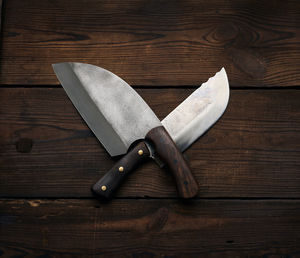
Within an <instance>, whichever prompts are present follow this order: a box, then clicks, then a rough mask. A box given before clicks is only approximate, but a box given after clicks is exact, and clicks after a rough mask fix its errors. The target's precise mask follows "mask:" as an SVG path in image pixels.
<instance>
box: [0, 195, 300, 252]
mask: <svg viewBox="0 0 300 258" xmlns="http://www.w3.org/2000/svg"><path fill="white" fill-rule="evenodd" d="M0 207H1V208H0V209H1V211H2V214H1V215H2V216H1V218H0V223H1V228H0V233H1V234H0V252H1V254H2V255H3V256H5V257H8V256H9V257H19V256H35V257H36V256H40V257H41V256H44V257H50V256H51V257H52V256H55V257H82V256H84V257H86V256H93V257H95V256H97V257H98V256H99V257H107V256H109V257H298V256H299V254H300V246H299V241H300V202H299V200H297V201H296V200H294V201H293V200H283V201H280V200H277V201H276V200H269V201H262V200H260V201H259V200H257V201H249V200H243V201H241V200H227V201H225V200H224V201H222V200H195V201H193V202H188V203H181V202H179V201H177V200H118V201H117V200H114V201H113V202H112V203H110V204H99V203H98V202H97V200H63V199H61V200H22V199H21V200H0Z"/></svg>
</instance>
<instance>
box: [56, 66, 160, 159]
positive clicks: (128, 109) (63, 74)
mask: <svg viewBox="0 0 300 258" xmlns="http://www.w3.org/2000/svg"><path fill="white" fill-rule="evenodd" d="M53 69H54V72H55V73H56V76H57V77H58V79H59V81H60V83H61V85H62V86H63V88H64V89H65V91H66V93H67V94H68V96H69V98H70V99H71V101H72V102H73V104H74V106H75V107H76V108H77V110H78V111H79V113H80V114H81V116H82V117H83V119H84V120H85V121H86V123H87V124H88V126H89V127H90V128H91V130H92V131H93V132H94V134H95V135H96V137H97V138H98V139H99V141H100V142H101V143H102V144H103V146H104V147H105V149H106V150H107V151H108V152H109V154H110V155H111V156H116V155H121V154H125V153H126V152H127V149H128V148H129V146H130V145H131V144H132V143H133V142H134V141H136V140H138V139H143V138H145V136H146V134H147V133H148V132H149V131H150V130H151V129H152V128H154V127H157V126H161V123H160V121H159V119H158V118H157V117H156V115H155V114H154V112H153V111H152V110H151V109H150V107H149V106H148V105H147V104H146V102H145V101H144V100H143V99H142V98H141V97H140V96H139V95H138V94H137V93H136V91H135V90H133V89H132V88H131V87H130V86H129V85H128V84H127V83H126V82H125V81H123V80H122V79H121V78H119V77H118V76H117V75H115V74H113V73H111V72H109V71H107V70H105V69H103V68H100V67H97V66H94V65H89V64H83V63H59V64H54V65H53Z"/></svg>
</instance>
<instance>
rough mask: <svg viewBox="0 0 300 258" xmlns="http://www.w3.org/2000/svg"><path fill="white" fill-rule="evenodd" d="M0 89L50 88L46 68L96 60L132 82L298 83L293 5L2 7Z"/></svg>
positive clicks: (298, 32) (193, 2)
mask: <svg viewBox="0 0 300 258" xmlns="http://www.w3.org/2000/svg"><path fill="white" fill-rule="evenodd" d="M4 7H5V8H4V12H5V21H4V23H3V39H2V56H1V59H0V61H1V64H0V72H1V74H0V83H1V84H5V85H14V84H17V85H54V84H58V81H57V79H56V78H55V75H54V73H53V71H52V68H51V64H52V63H56V62H65V61H79V62H85V63H91V64H95V65H98V66H101V67H104V68H106V69H109V70H111V71H112V72H114V73H116V74H118V75H119V76H121V77H122V78H124V79H125V80H126V81H128V83H130V84H131V85H151V86H156V85H175V86H177V85H198V84H200V83H201V82H203V81H206V80H207V79H208V77H209V76H212V75H214V73H215V72H217V71H218V70H219V69H220V68H221V67H222V66H224V67H225V68H226V70H227V72H228V75H229V80H230V84H231V86H240V87H241V86H251V87H257V86H298V85H299V84H300V83H299V82H300V73H299V66H300V58H299V56H300V47H299V46H300V23H299V18H300V13H299V10H300V1H297V0H287V1H261V0H255V1H253V0H247V1H239V0H233V1H226V0H212V1H198V0H188V1H154V0H151V1H148V0H143V1H140V0H131V1H123V0H118V1H98V0H86V1H81V0H74V1H50V0H45V1H40V0H27V1H19V0H9V1H6V2H5V6H4Z"/></svg>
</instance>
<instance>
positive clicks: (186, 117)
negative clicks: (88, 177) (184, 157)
mask: <svg viewBox="0 0 300 258" xmlns="http://www.w3.org/2000/svg"><path fill="white" fill-rule="evenodd" d="M228 100H229V83H228V78H227V75H226V72H225V69H224V68H222V69H221V71H219V72H218V73H216V75H215V76H213V77H211V78H210V79H209V80H208V81H207V82H205V83H203V84H202V85H201V86H200V87H199V88H198V89H197V90H195V91H194V92H193V93H192V94H191V95H190V96H189V97H188V98H187V99H185V100H184V101H183V102H182V103H181V104H180V105H179V106H178V107H176V108H175V109H174V110H173V111H172V112H171V113H170V114H169V115H168V116H167V117H166V118H165V119H163V120H162V121H161V123H162V124H163V126H164V127H165V128H166V130H167V131H168V132H169V134H170V136H171V137H172V139H173V140H174V142H175V143H176V145H177V147H178V148H179V150H180V151H184V150H185V149H187V148H188V147H189V146H190V145H191V144H192V143H193V142H194V141H195V140H196V139H197V138H198V137H200V136H201V135H202V134H203V133H205V132H206V131H207V130H208V129H209V128H210V127H211V126H212V125H213V124H214V123H215V122H216V121H217V120H218V119H219V118H220V117H221V116H222V114H223V112H224V111H225V109H226V106H227V104H228ZM150 148H151V147H150ZM136 151H138V147H137V148H135V150H134V152H133V153H135V152H136ZM128 155H135V154H132V152H131V154H130V153H129V154H127V155H125V156H124V157H123V158H122V159H123V160H125V161H124V163H127V162H126V159H128ZM146 156H147V155H146ZM137 161H141V159H138V160H137ZM122 162H123V161H121V163H122ZM115 171H117V167H114V168H113V169H112V170H110V171H109V172H108V173H106V174H105V175H104V176H103V177H102V178H101V179H100V180H99V181H98V182H97V183H96V184H95V185H94V187H93V191H95V192H96V193H97V194H99V195H100V196H103V191H101V190H100V189H101V187H102V186H103V185H105V186H106V185H108V186H109V189H110V191H109V192H105V197H106V198H111V197H112V195H113V193H114V191H115V190H116V189H117V188H118V187H119V185H120V183H121V182H122V180H123V179H124V178H125V176H126V175H128V173H129V172H130V171H128V172H127V173H116V172H115ZM99 192H100V193H99Z"/></svg>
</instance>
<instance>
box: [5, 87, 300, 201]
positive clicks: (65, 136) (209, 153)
mask: <svg viewBox="0 0 300 258" xmlns="http://www.w3.org/2000/svg"><path fill="white" fill-rule="evenodd" d="M192 91H193V90H192V89H174V88H169V89H160V90H159V91H157V90H155V89H138V92H139V93H140V94H141V96H142V97H143V98H144V99H145V100H146V101H147V102H148V103H150V106H151V107H152V108H153V110H154V111H155V112H156V113H157V114H158V116H159V117H160V118H161V119H162V118H163V117H164V116H166V115H167V114H168V113H169V112H170V111H171V110H172V109H173V108H175V107H176V106H177V105H178V104H179V103H181V101H183V100H184V99H185V98H186V97H187V96H188V95H189V94H190V93H191V92H192ZM299 99H300V91H298V90H233V91H231V98H230V101H229V106H228V108H227V110H226V112H225V114H224V116H223V117H222V118H221V120H220V121H219V122H218V123H217V124H216V125H215V126H214V127H213V128H212V129H211V130H210V131H209V132H207V133H206V134H205V135H204V136H203V137H202V138H201V139H200V140H198V141H197V142H196V143H195V144H193V145H192V146H191V148H190V149H189V150H188V151H187V152H186V154H187V156H188V158H189V162H190V165H191V167H192V171H193V172H194V174H195V177H196V179H197V181H198V182H199V185H200V192H199V197H272V198H274V197H291V198H299V197H300V188H299V185H300V178H299V171H300V160H299V153H300V134H299V130H300V113H299V110H300V102H299ZM0 103H1V107H0V135H1V137H0V146H1V148H0V195H1V196H14V197H18V196H19V197H20V196H24V197H25V196H26V197H43V196H44V197H90V196H91V193H90V186H91V185H92V184H93V183H95V182H96V180H97V179H99V177H100V176H102V175H103V174H104V173H105V172H107V171H108V170H109V169H110V168H111V166H112V165H113V164H114V162H115V161H116V160H118V158H116V159H112V158H111V157H110V156H109V155H108V153H107V152H106V151H105V150H104V149H103V147H102V146H101V145H100V143H99V142H98V141H97V140H96V138H95V137H94V135H93V134H92V133H91V131H90V130H89V129H88V127H87V126H86V125H85V123H84V122H83V121H82V120H81V118H80V116H79V114H78V113H77V112H76V110H75V108H74V107H73V106H72V104H71V102H70V101H69V99H68V98H67V96H66V94H65V93H64V91H63V90H62V89H59V88H55V89H54V88H30V89H28V88H27V89H26V88H5V89H4V88H2V89H1V90H0ZM117 196H119V197H129V196H131V197H135V196H137V197H144V196H150V197H176V196H177V193H176V189H175V186H174V183H173V181H172V178H171V176H170V175H169V174H168V173H167V171H164V170H163V169H160V168H159V167H158V166H157V165H156V164H155V163H154V162H153V161H151V162H148V163H147V164H145V165H143V166H142V167H140V168H139V169H138V170H137V171H136V173H134V174H132V175H131V176H130V177H129V178H128V180H127V182H126V183H125V184H124V185H123V187H122V188H121V190H120V191H119V192H118V193H117Z"/></svg>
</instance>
